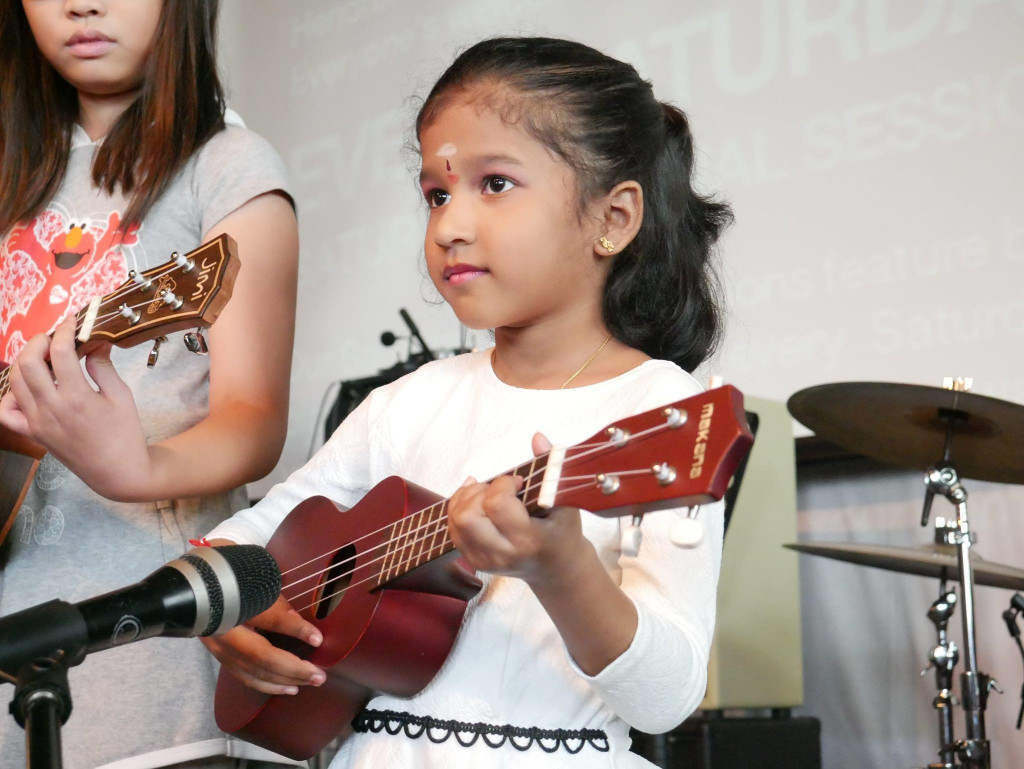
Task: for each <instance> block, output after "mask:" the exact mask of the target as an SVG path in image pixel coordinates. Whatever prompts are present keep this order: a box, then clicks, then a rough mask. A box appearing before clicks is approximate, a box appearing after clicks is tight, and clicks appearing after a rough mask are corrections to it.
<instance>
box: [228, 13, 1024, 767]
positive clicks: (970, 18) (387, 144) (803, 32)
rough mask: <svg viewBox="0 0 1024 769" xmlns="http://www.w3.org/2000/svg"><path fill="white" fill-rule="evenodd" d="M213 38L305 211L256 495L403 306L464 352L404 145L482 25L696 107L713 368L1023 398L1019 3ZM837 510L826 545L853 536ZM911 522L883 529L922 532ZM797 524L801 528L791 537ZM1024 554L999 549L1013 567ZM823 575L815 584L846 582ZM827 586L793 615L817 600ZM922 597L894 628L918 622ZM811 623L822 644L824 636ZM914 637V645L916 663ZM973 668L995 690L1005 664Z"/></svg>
mask: <svg viewBox="0 0 1024 769" xmlns="http://www.w3.org/2000/svg"><path fill="white" fill-rule="evenodd" d="M222 23H223V38H224V51H223V56H222V58H223V62H224V65H225V69H226V70H227V72H228V79H229V84H230V95H231V102H232V106H233V107H235V108H236V109H237V110H238V111H239V112H240V113H241V114H242V115H243V117H244V118H245V119H246V120H247V121H248V123H249V125H250V126H251V127H252V128H254V129H255V130H257V131H258V132H259V133H261V134H263V135H264V136H266V137H267V138H268V139H270V141H271V142H272V143H273V144H274V145H275V146H276V147H277V149H278V151H279V152H280V153H281V154H282V156H283V157H284V159H285V162H286V164H287V166H288V169H289V172H290V174H291V182H292V191H293V193H294V195H295V198H296V200H297V201H298V206H299V216H300V231H301V238H302V263H301V271H300V288H299V319H298V320H299V322H298V336H297V341H296V348H295V366H294V371H293V379H292V385H293V388H292V407H291V408H292V411H291V418H290V430H289V438H288V443H287V446H286V449H285V453H284V456H283V458H282V460H281V462H280V464H279V466H278V468H277V470H276V471H275V472H274V474H273V475H272V476H271V479H270V480H279V479H281V478H283V477H284V476H285V475H286V474H287V472H289V471H291V470H292V469H294V468H295V467H297V466H298V465H299V464H301V462H302V461H303V460H304V458H305V456H306V452H307V449H308V446H309V444H310V439H311V435H312V432H313V430H314V422H315V420H316V417H317V410H318V407H319V405H320V401H321V396H322V394H323V393H324V391H325V389H326V388H327V387H328V385H329V384H330V383H331V382H332V381H335V380H338V379H346V378H352V377H358V376H364V375H369V374H372V373H375V372H376V370H377V369H379V368H382V367H385V366H388V365H390V364H391V363H393V362H394V361H395V350H396V349H397V348H390V349H389V348H384V347H382V346H381V345H380V344H379V342H378V335H379V333H380V332H381V331H382V330H384V329H391V330H393V331H395V332H401V331H402V330H403V328H402V323H401V320H400V319H399V317H398V314H397V311H398V308H399V307H406V308H408V309H409V311H410V312H411V313H412V315H413V317H414V318H415V319H416V320H417V321H418V323H419V325H420V327H421V329H422V330H423V333H424V335H425V336H426V338H427V340H428V341H429V342H430V343H431V344H432V345H433V346H435V347H437V348H451V347H454V346H456V344H457V343H458V340H459V329H458V326H457V323H456V321H455V319H454V317H453V316H452V315H451V313H450V312H449V311H448V310H447V309H446V308H444V307H441V306H437V305H432V304H429V303H428V302H427V301H425V299H432V298H434V296H435V295H434V292H433V290H432V289H431V288H430V287H429V285H428V283H427V282H426V281H425V279H424V277H423V274H422V272H421V270H420V269H419V260H420V257H421V254H422V246H421V238H422V232H423V227H424V222H425V215H424V210H423V206H422V204H421V202H420V200H419V196H418V192H417V190H416V187H415V184H414V182H413V173H412V172H411V170H410V165H409V164H410V162H411V160H412V158H411V157H410V155H409V154H408V153H407V152H403V145H404V144H405V143H406V142H407V141H408V140H409V139H410V135H409V127H410V125H411V123H412V120H413V117H414V115H415V112H416V103H415V102H412V101H410V97H413V96H415V95H420V96H422V95H424V94H425V93H426V91H427V90H428V89H429V87H430V85H431V84H432V82H433V80H434V79H435V78H436V76H437V75H438V74H439V73H440V72H441V71H442V70H443V68H444V67H445V66H446V65H447V64H448V63H449V62H450V60H451V58H452V56H453V54H454V53H455V52H456V51H458V50H459V49H460V48H462V47H464V46H466V45H468V44H470V43H472V42H475V41H476V40H478V39H479V38H481V37H483V36H487V35H494V34H508V33H511V34H521V33H522V34H549V35H556V36H568V37H573V38H576V39H579V40H581V41H583V42H586V43H588V44H591V45H594V46H596V47H598V48H601V49H602V50H604V51H606V52H608V53H609V54H612V55H614V56H618V57H621V58H624V59H627V60H629V61H631V62H632V63H634V64H635V65H636V66H637V67H638V69H639V70H640V72H641V74H643V75H644V76H645V77H648V78H650V79H651V80H652V81H653V83H654V86H655V92H656V93H657V94H658V95H659V96H660V97H661V98H662V99H664V100H670V101H673V102H675V103H677V104H679V105H680V106H682V107H683V108H684V109H685V110H686V111H687V112H688V114H689V115H690V117H691V120H692V125H693V127H694V130H695V133H696V144H697V147H698V150H699V153H700V168H701V180H702V183H703V186H704V187H705V188H706V189H708V190H715V191H719V192H721V193H722V194H723V195H724V197H725V198H727V199H728V200H730V201H731V202H732V204H733V206H734V208H735V212H736V219H737V222H736V225H735V227H734V228H733V229H732V230H731V231H730V232H729V234H728V236H727V238H726V239H725V242H724V244H723V250H722V253H723V259H724V266H723V274H724V277H725V282H726V286H727V289H728V294H729V303H730V310H731V320H730V326H729V334H728V338H727V341H726V344H725V346H724V348H723V351H722V353H721V357H720V359H719V360H718V361H716V362H714V363H713V364H712V365H711V366H710V367H709V368H710V369H714V370H715V371H719V372H722V373H723V374H724V375H725V376H726V378H727V380H728V381H731V382H733V383H735V384H737V385H738V386H740V387H741V388H742V389H744V390H745V391H747V392H749V393H750V394H752V395H758V396H762V397H769V398H777V399H785V398H786V397H788V396H789V395H790V394H791V393H793V392H794V391H796V390H798V389H800V388H802V387H805V386H808V385H811V384H816V383H820V382H830V381H842V380H884V381H896V382H909V383H920V384H933V385H935V384H939V383H940V381H941V378H942V377H943V376H945V375H966V376H972V377H974V379H975V391H976V392H981V393H984V394H988V395H993V396H997V397H1001V398H1005V399H1008V400H1013V401H1017V402H1024V370H1022V368H1021V366H1020V365H1019V364H1018V358H1019V349H1020V347H1021V342H1022V338H1024V297H1022V293H1021V286H1022V283H1024V219H1022V218H1021V216H1020V213H1021V211H1022V209H1024V173H1022V172H1024V162H1022V157H1024V154H1022V152H1021V148H1020V135H1021V129H1022V127H1024V3H1022V2H1020V0H1004V1H1002V2H999V1H998V0H987V1H982V0H976V1H975V2H969V1H968V0H760V1H759V2H753V1H752V0H725V1H721V0H720V1H718V2H705V1H698V0H663V1H661V2H643V1H640V0H636V1H634V2H631V3H628V4H625V3H607V2H605V3H599V2H593V1H592V0H518V1H517V2H515V3H509V2H495V1H493V0H449V2H446V3H423V2H421V1H420V0H373V1H372V2H371V0H347V1H346V2H331V1H329V0H291V1H290V2H285V1H284V0H277V1H276V2H275V1H274V0H226V2H225V7H224V12H223V15H222ZM243 258H244V255H243ZM477 339H478V341H479V342H480V343H481V344H486V336H485V335H478V337H477ZM268 484H269V481H267V482H263V483H261V484H256V485H254V487H253V493H254V494H257V495H258V494H261V493H262V492H263V491H265V489H266V488H267V487H268ZM1006 493H1007V494H1010V495H1011V496H1012V495H1013V494H1015V493H1017V490H1016V489H1008V490H1007V491H1006ZM1014 498H1015V499H1016V500H1017V501H1018V507H1022V505H1020V504H1019V503H1020V502H1024V498H1022V497H1021V496H1020V495H1019V494H1017V496H1016V497H1014ZM806 499H809V498H808V497H805V500H806ZM814 499H815V502H814V506H816V507H828V504H831V503H825V502H821V501H820V499H819V498H818V497H815V498H814ZM835 504H836V505H842V504H843V503H842V500H839V499H838V498H837V500H835ZM906 506H907V508H908V509H909V508H913V507H915V503H913V502H912V501H908V502H907V504H906ZM844 509H845V508H844ZM1020 514H1021V515H1024V513H1020ZM1011 518H1012V516H1010V517H1006V518H1005V520H1004V519H999V520H998V521H994V522H993V521H989V520H984V519H981V520H980V521H979V524H978V525H977V527H976V528H977V529H978V530H979V531H980V533H981V536H982V537H983V541H984V538H986V537H987V538H988V539H989V540H990V541H991V540H992V539H993V538H994V539H995V540H997V541H1000V542H1003V543H1012V542H1013V541H1014V537H1016V542H1017V543H1018V545H1019V544H1020V542H1021V537H1020V535H1019V534H1016V531H1017V529H1018V528H1019V527H1018V526H1016V525H1013V523H1012V522H1011ZM843 520H844V519H842V518H840V519H838V523H837V525H836V528H833V529H830V530H829V531H828V532H827V534H828V536H829V537H832V538H835V537H837V536H838V537H840V538H841V537H842V535H843V533H844V531H846V532H847V533H850V532H853V531H857V529H856V528H855V527H846V525H845V524H844V523H843ZM914 520H915V517H914V515H913V514H910V518H909V520H908V521H907V522H902V521H901V522H900V524H899V525H898V527H900V526H903V524H904V523H906V530H907V532H912V534H911V533H908V534H907V537H908V538H909V539H908V540H907V541H908V542H912V541H918V542H920V541H927V539H928V536H927V533H926V532H921V531H919V530H915V529H914V528H913V527H914ZM1001 520H1004V523H1002V524H1000V523H999V521H1001ZM813 521H814V517H813V514H812V513H807V514H806V515H804V516H803V517H802V518H801V526H802V528H803V531H804V534H805V535H807V536H812V537H813V536H814V531H815V528H814V526H815V524H814V523H813ZM997 524H998V525H1000V526H1004V528H1002V529H1000V528H997ZM844 527H845V528H844ZM986 527H990V528H986ZM901 530H902V529H901ZM876 533H877V535H878V536H877V539H876V541H882V539H883V538H884V536H885V530H884V529H883V530H879V531H877V532H876ZM871 536H872V535H871V534H870V533H869V534H865V535H864V537H866V538H867V539H869V540H870V539H871ZM1006 546H1007V548H1010V546H1009V545H1006ZM1010 549H1011V550H1012V548H1010ZM1022 550H1024V547H1020V546H1018V547H1017V548H1016V550H1013V552H1012V553H1009V554H1008V555H1007V557H1011V556H1012V555H1013V553H1016V554H1017V555H1016V562H1017V563H1018V564H1020V563H1021V562H1022V561H1024V557H1022V556H1021V555H1020V553H1021V551H1022ZM989 557H990V558H993V556H992V555H990V556H989ZM993 559H994V560H998V559H997V558H993ZM807 563H809V562H807ZM807 563H805V565H807ZM820 563H823V564H825V566H821V565H819V564H815V565H814V566H808V569H809V570H811V572H812V573H814V574H822V575H832V574H835V573H836V572H835V568H839V569H840V570H842V571H841V574H848V573H849V572H848V571H846V570H852V569H853V567H845V566H838V565H836V564H833V563H831V562H820ZM828 567H831V568H828ZM862 571H867V570H860V571H858V574H860V572H862ZM844 578H845V577H844ZM822 579H827V576H825V577H822ZM850 579H864V580H867V579H869V578H868V577H863V578H862V577H856V578H850ZM894 579H895V580H896V584H897V586H898V585H899V584H902V583H901V582H900V580H903V579H911V578H906V577H899V576H896V577H894ZM805 584H806V582H805ZM814 584H820V581H819V580H816V581H815V583H814ZM812 587H813V585H812ZM865 589H866V588H865ZM927 592H928V593H929V595H930V592H931V588H930V587H929V588H928V590H927ZM821 595H823V594H816V595H814V596H806V595H805V601H806V602H808V606H809V607H810V608H812V609H814V610H817V608H819V607H820V601H819V599H820V596H821ZM1007 597H1008V596H1007ZM930 600H931V598H927V600H926V601H925V603H924V604H922V605H921V606H917V605H916V603H915V604H914V609H913V610H914V611H915V612H917V614H914V615H913V617H912V618H908V619H907V620H906V621H908V622H910V621H917V620H920V621H921V622H925V621H926V620H924V619H923V613H924V611H925V610H927V604H928V603H930ZM999 600H1000V601H1001V600H1002V598H1000V599H999ZM816 602H818V603H816ZM806 608H807V607H805V611H806ZM918 609H920V611H918ZM918 615H920V617H918ZM926 629H927V628H926ZM996 629H997V630H998V620H997V625H996ZM808 632H809V633H810V635H809V636H808V638H807V639H806V642H807V643H808V644H811V645H814V644H816V643H820V644H821V646H818V647H815V648H816V649H817V650H821V651H822V654H823V655H825V654H827V653H828V651H827V648H826V646H825V644H826V643H827V642H828V640H829V639H828V637H827V636H825V635H820V634H819V635H815V632H816V631H813V630H809V631H808ZM993 632H995V631H993ZM1002 632H1005V631H1002ZM893 634H898V633H897V632H896V631H893ZM1003 642H1005V643H1008V639H1005V638H1003V639H1001V640H1000V641H995V640H992V641H991V643H993V644H996V643H1003ZM893 643H894V647H893V648H896V646H895V643H896V642H895V641H894V642H893ZM986 643H989V641H987V640H986ZM919 645H920V644H915V645H914V646H913V648H912V649H910V650H909V651H907V654H908V655H909V656H910V657H911V658H912V659H914V660H916V659H918V658H921V659H923V656H922V655H923V653H924V651H925V650H924V649H921V648H918V646H919ZM879 653H881V654H882V655H883V657H884V655H885V649H884V648H883V649H881V650H880V652H879ZM871 654H872V658H873V659H874V658H876V657H875V653H874V652H871ZM808 658H809V659H811V660H813V659H817V658H820V659H826V657H824V656H819V657H815V652H814V651H812V652H811V653H810V654H809V657H808ZM886 659H889V658H886ZM983 662H984V658H983ZM844 664H848V665H850V667H849V670H851V671H854V672H856V671H857V670H858V668H857V663H856V661H853V662H850V661H847V662H846V663H844ZM1014 664H1015V663H1014ZM827 667H828V666H826V665H824V664H822V666H821V668H820V669H816V670H815V671H814V675H811V671H810V670H809V673H808V703H809V710H810V711H811V712H814V710H813V707H812V706H814V705H819V706H822V707H824V704H823V703H824V701H825V699H827V697H828V696H830V692H834V691H835V680H834V679H829V678H828V677H827V674H828V672H829V671H828V670H827V669H826V668H827ZM911 667H912V666H911ZM990 672H994V673H996V674H999V675H1001V676H1002V678H1003V683H1004V685H1005V687H1006V688H1007V691H1008V693H1007V695H1006V696H1005V697H1004V698H1002V699H1003V700H1004V701H1008V700H1012V699H1013V698H1014V697H1015V693H1016V691H1017V683H1018V679H1019V676H1020V670H1019V669H1016V668H1011V669H1009V670H1005V671H1004V670H998V671H990ZM899 675H901V676H905V677H906V681H907V684H906V685H907V686H908V687H911V688H910V689H908V691H915V690H914V689H913V688H912V687H915V686H916V687H918V690H919V691H918V694H920V693H921V692H928V685H929V684H930V680H931V679H928V683H925V682H919V680H918V679H917V678H916V677H915V676H916V671H913V670H902V669H901V670H900V672H899ZM816 676H817V677H816ZM892 676H893V677H895V676H896V673H895V672H893V673H892ZM929 701H930V694H923V695H922V696H920V697H917V700H916V704H915V705H914V706H913V707H920V708H921V709H922V712H924V714H925V715H924V716H922V717H920V718H919V719H918V720H919V721H922V722H923V726H922V729H923V731H921V732H920V733H917V732H915V733H913V734H910V735H904V736H903V737H901V739H900V740H899V742H900V745H901V746H902V747H901V748H900V750H901V751H902V752H900V753H899V758H900V759H901V761H897V760H896V758H897V757H896V756H892V755H890V757H891V758H892V759H893V760H892V761H891V762H890V763H889V764H888V765H893V766H896V765H904V763H906V762H917V763H926V762H927V761H930V760H932V756H931V754H930V753H922V752H921V751H922V750H924V749H930V747H931V745H932V743H933V742H934V738H933V736H932V731H933V730H932V728H931V724H932V722H933V719H932V716H931V712H930V710H928V702H929ZM824 709H825V710H826V711H827V710H828V709H827V707H826V708H824ZM1010 709H1012V708H1010ZM829 712H831V711H829ZM861 715H862V717H863V719H864V722H865V723H867V724H869V725H868V726H865V727H864V729H863V730H862V731H861V732H860V733H859V736H860V738H862V739H868V740H882V742H881V743H880V744H881V745H882V749H883V750H884V749H885V747H886V746H888V745H892V744H893V741H892V740H888V739H887V738H886V734H885V732H884V730H881V729H880V728H874V727H873V726H871V724H875V723H876V720H872V719H876V717H877V715H878V714H877V713H874V714H873V713H870V712H863V713H862V714H861ZM1000 717H1002V716H1000ZM829 728H830V726H829V724H827V723H826V730H828V729H829ZM1003 733H1005V731H1004V732H1003ZM960 734H961V736H962V729H961V731H960ZM1014 736H1017V742H1018V743H1020V742H1021V741H1020V739H1019V735H1016V733H1014ZM826 739H827V740H832V741H831V742H827V746H828V747H829V748H830V749H831V750H832V751H833V754H834V755H832V756H831V760H830V755H829V753H828V752H826V766H828V767H835V766H840V765H846V766H853V765H854V764H853V763H851V762H852V761H853V757H854V756H855V753H854V752H852V751H853V750H854V747H855V741H854V740H853V739H852V738H851V739H850V740H847V741H846V742H843V741H842V740H840V739H839V738H838V737H836V736H835V735H834V734H833V735H832V736H830V734H829V732H828V731H826ZM903 743H906V745H904V744H903ZM893 749H894V750H896V749H897V748H895V747H894V748H893ZM1000 755H1001V756H1002V757H1003V758H1005V757H1006V755H1007V751H1006V749H1005V748H1001V749H1000ZM844 762H846V763H844ZM1017 763H1018V764H1021V763H1024V757H1021V758H1020V760H1019V761H1018V762H1017ZM872 765H874V764H872ZM878 765H881V764H878ZM1004 765H1007V766H1008V765H1010V764H1004Z"/></svg>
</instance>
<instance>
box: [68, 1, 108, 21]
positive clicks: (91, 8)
mask: <svg viewBox="0 0 1024 769" xmlns="http://www.w3.org/2000/svg"><path fill="white" fill-rule="evenodd" d="M105 10H106V0H65V2H64V11H65V13H67V15H68V16H70V17H71V18H73V19H84V18H87V17H89V16H102V15H103V13H104V12H105Z"/></svg>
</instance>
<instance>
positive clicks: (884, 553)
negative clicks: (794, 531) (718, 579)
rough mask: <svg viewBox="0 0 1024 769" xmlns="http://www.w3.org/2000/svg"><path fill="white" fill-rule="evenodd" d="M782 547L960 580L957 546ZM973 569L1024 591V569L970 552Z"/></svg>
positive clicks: (987, 580)
mask: <svg viewBox="0 0 1024 769" xmlns="http://www.w3.org/2000/svg"><path fill="white" fill-rule="evenodd" d="M783 547H787V548H789V549H790V550H796V551H798V552H801V553H809V554H810V555H820V556H824V557H825V558H832V559H833V560H837V561H846V562H847V563H855V564H857V565H859V566H874V567H875V568H877V569H886V570H888V571H898V572H900V573H902V574H918V575H920V576H922V577H934V578H936V579H947V580H950V581H955V580H957V579H958V576H959V572H958V570H957V553H956V546H955V545H924V546H922V547H892V546H888V545H864V544H860V543H857V542H792V543H789V544H786V545H783ZM971 569H972V570H973V572H974V582H975V584H978V585H988V586H990V587H1004V588H1006V589H1007V590H1024V569H1017V568H1014V567H1013V566H1005V565H1003V564H999V563H991V562H989V561H986V560H985V559H984V558H982V557H981V556H979V555H977V554H975V552H974V551H973V548H972V551H971Z"/></svg>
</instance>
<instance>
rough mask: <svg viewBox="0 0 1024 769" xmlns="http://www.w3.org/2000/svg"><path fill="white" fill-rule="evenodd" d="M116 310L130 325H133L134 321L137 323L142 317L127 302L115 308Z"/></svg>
mask: <svg viewBox="0 0 1024 769" xmlns="http://www.w3.org/2000/svg"><path fill="white" fill-rule="evenodd" d="M117 311H118V312H119V313H121V315H122V316H123V317H125V318H127V319H128V324H129V325H132V326H134V325H135V324H136V323H138V322H139V320H140V319H141V318H142V316H141V315H139V313H137V312H136V311H135V310H133V309H132V308H131V307H129V306H128V305H127V304H122V305H121V306H120V307H118V308H117Z"/></svg>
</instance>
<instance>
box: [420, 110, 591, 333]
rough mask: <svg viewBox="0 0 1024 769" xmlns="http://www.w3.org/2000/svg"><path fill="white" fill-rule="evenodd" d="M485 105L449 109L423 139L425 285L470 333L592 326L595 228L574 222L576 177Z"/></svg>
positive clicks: (583, 220)
mask: <svg viewBox="0 0 1024 769" xmlns="http://www.w3.org/2000/svg"><path fill="white" fill-rule="evenodd" d="M486 101H487V100H479V99H477V100H472V101H470V100H465V99H463V100H459V99H456V100H453V101H452V102H451V103H450V104H449V105H448V106H446V107H444V108H443V109H442V110H441V112H440V113H439V114H438V115H437V116H436V117H435V119H434V121H433V122H431V123H429V124H428V125H427V126H426V128H424V129H423V130H422V131H421V134H420V151H421V153H422V160H423V170H422V173H421V174H420V184H421V187H422V189H423V196H424V198H425V199H426V201H427V204H428V205H429V206H430V221H429V223H428V224H427V234H426V240H425V243H424V250H425V252H426V260H427V269H428V271H429V273H430V277H431V279H432V280H433V282H434V285H435V286H437V289H438V291H440V292H441V295H442V296H443V297H444V299H445V300H446V301H447V302H448V303H449V304H450V305H451V306H452V309H453V310H454V311H455V314H456V315H457V316H458V317H459V320H460V321H462V322H463V323H464V324H465V325H467V326H469V327H470V328H478V329H480V328H499V327H502V326H509V327H525V326H531V325H536V324H538V323H544V322H547V321H555V325H556V326H557V325H559V324H558V319H559V318H572V317H584V316H586V317H587V319H588V320H589V318H590V317H592V311H593V308H594V306H595V305H596V306H598V307H599V306H600V301H601V293H602V289H603V286H604V277H605V273H606V265H605V264H603V263H602V261H601V259H600V258H599V257H597V256H595V254H594V241H595V240H596V239H597V238H598V237H600V235H601V232H600V229H599V227H600V222H599V221H598V220H596V219H594V218H592V217H591V216H588V215H587V214H586V213H584V214H583V215H582V216H581V215H580V212H579V208H578V203H577V201H578V194H577V189H576V174H575V173H574V172H573V170H572V168H570V167H569V166H568V165H567V164H566V163H565V162H564V161H562V160H561V159H560V158H558V157H557V156H556V155H554V154H553V153H552V152H551V151H550V150H549V149H548V148H547V147H546V146H545V145H543V144H542V143H541V142H539V141H537V140H536V139H534V138H533V137H532V136H530V134H528V133H527V132H526V131H525V130H524V129H523V128H521V127H519V126H518V125H515V124H508V123H506V122H505V121H504V120H503V119H502V118H501V116H500V115H499V114H497V113H496V112H495V111H494V110H493V109H491V108H488V107H486V106H484V103H485V102H486ZM581 311H582V312H581Z"/></svg>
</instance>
